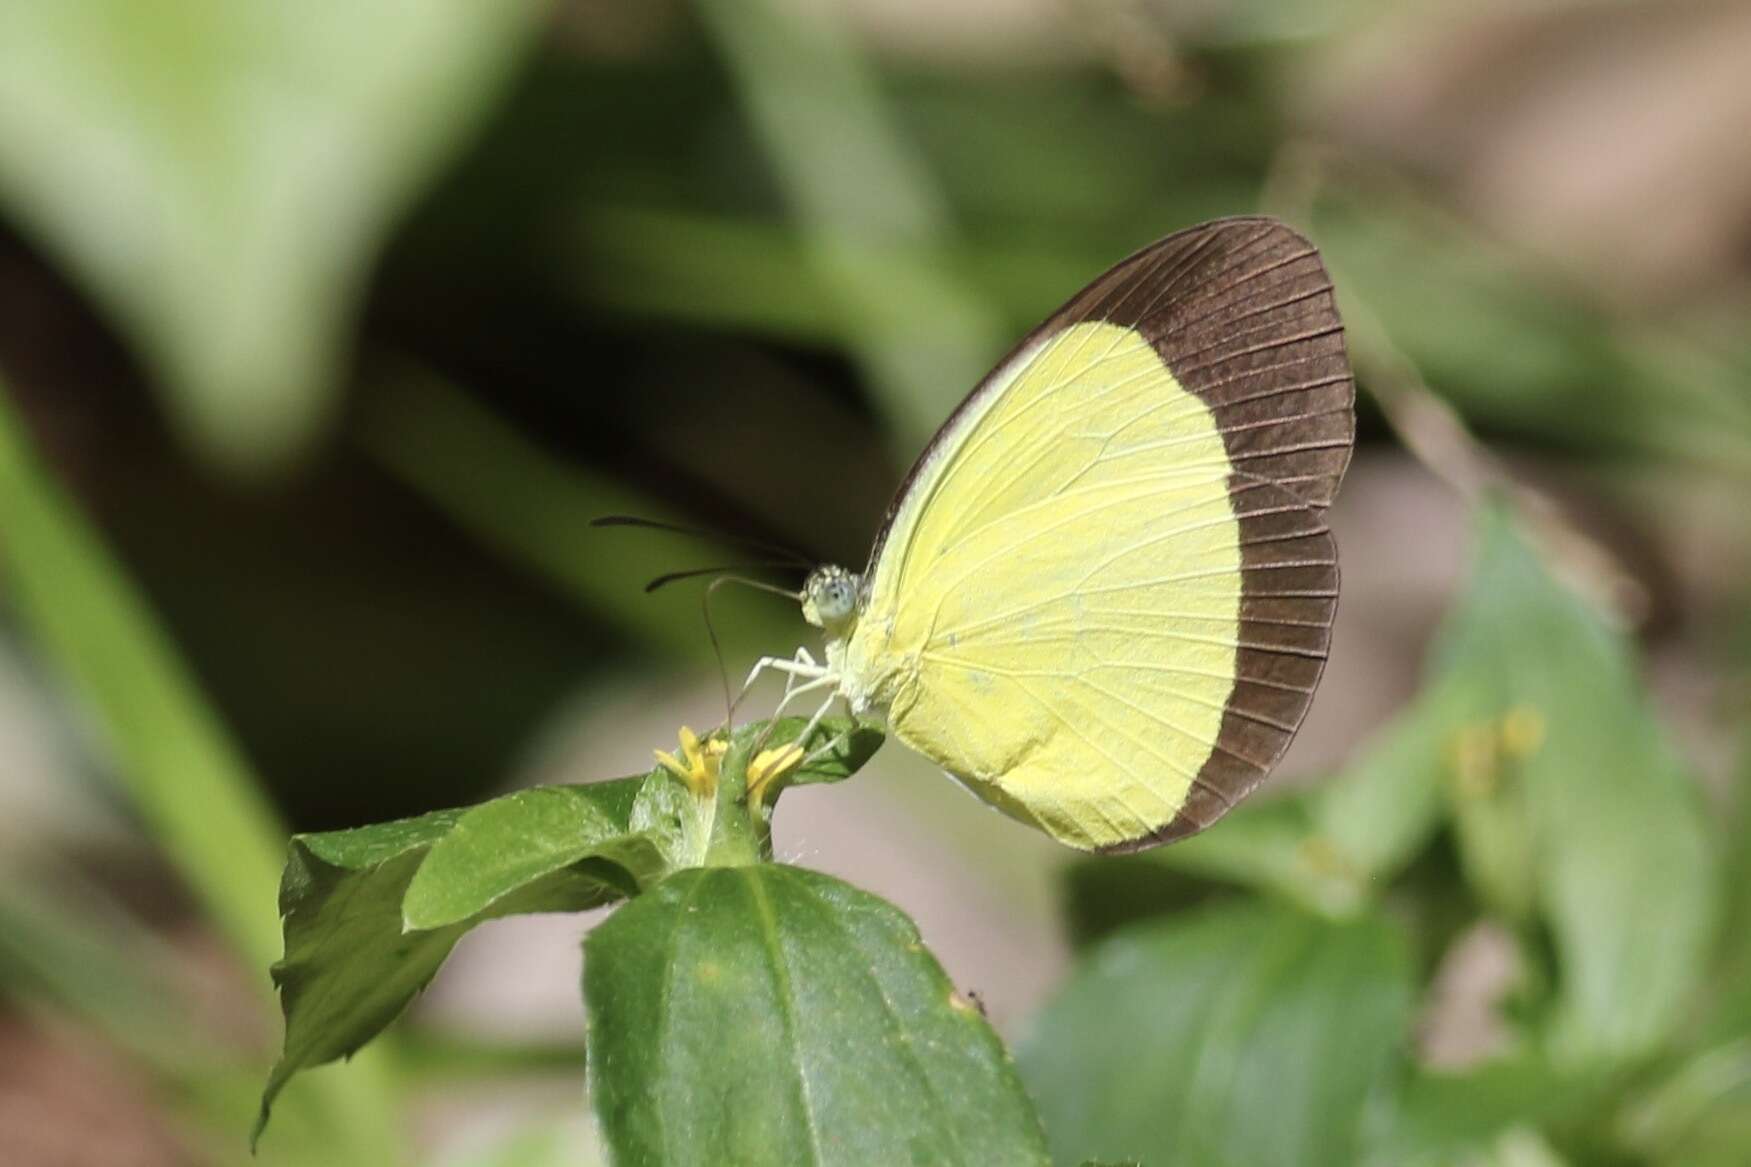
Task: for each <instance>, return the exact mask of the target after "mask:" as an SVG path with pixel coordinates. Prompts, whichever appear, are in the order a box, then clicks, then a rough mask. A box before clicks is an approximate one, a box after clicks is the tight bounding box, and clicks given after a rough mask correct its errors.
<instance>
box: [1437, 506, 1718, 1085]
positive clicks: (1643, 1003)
mask: <svg viewBox="0 0 1751 1167" xmlns="http://www.w3.org/2000/svg"><path fill="white" fill-rule="evenodd" d="M1480 542H1481V547H1480V550H1479V553H1478V564H1477V567H1476V569H1475V572H1474V575H1473V578H1472V581H1471V584H1470V586H1469V588H1468V589H1467V593H1466V599H1465V601H1464V602H1463V604H1462V605H1461V607H1460V609H1459V610H1458V612H1457V613H1456V614H1455V615H1454V616H1453V617H1452V618H1451V619H1450V621H1449V624H1448V627H1447V630H1446V632H1445V634H1444V637H1443V641H1444V650H1443V653H1442V658H1443V668H1444V670H1445V671H1447V672H1448V673H1450V674H1451V675H1452V676H1453V677H1455V678H1458V679H1459V683H1462V684H1464V685H1465V686H1466V689H1467V694H1468V700H1469V708H1470V715H1471V716H1470V720H1469V728H1468V729H1467V730H1466V731H1465V733H1464V735H1462V736H1461V737H1460V738H1459V739H1457V740H1456V741H1455V743H1454V744H1455V748H1456V752H1455V758H1456V764H1455V767H1454V770H1453V775H1452V782H1451V783H1450V786H1449V790H1450V799H1451V800H1452V802H1453V803H1454V804H1455V814H1456V821H1457V824H1458V827H1459V831H1458V839H1459V843H1460V849H1461V854H1462V858H1463V860H1464V861H1465V863H1466V866H1467V869H1468V871H1470V872H1471V873H1472V876H1473V879H1474V881H1475V882H1476V883H1477V884H1478V886H1479V887H1480V889H1481V890H1483V891H1484V892H1485V893H1486V894H1487V895H1489V896H1490V898H1491V899H1492V900H1493V901H1494V902H1495V903H1496V904H1497V906H1498V907H1499V908H1501V909H1502V910H1504V911H1505V912H1508V913H1513V912H1515V911H1526V910H1530V911H1533V912H1535V913H1536V914H1537V915H1538V917H1539V918H1541V919H1542V920H1543V921H1545V922H1546V923H1547V924H1548V926H1549V928H1550V930H1551V934H1552V936H1553V938H1554V941H1555V948H1556V957H1557V963H1558V998H1557V1004H1556V1011H1555V1014H1554V1016H1553V1017H1552V1019H1551V1033H1550V1037H1551V1040H1552V1041H1553V1043H1554V1045H1553V1055H1554V1056H1555V1057H1556V1058H1557V1060H1558V1062H1559V1064H1560V1065H1563V1066H1570V1067H1573V1066H1579V1065H1581V1064H1584V1063H1586V1062H1588V1061H1590V1060H1593V1059H1599V1058H1618V1057H1631V1056H1635V1055H1638V1054H1641V1053H1644V1052H1646V1051H1648V1050H1649V1049H1651V1048H1653V1047H1654V1046H1655V1045H1656V1044H1657V1043H1658V1042H1659V1041H1660V1040H1661V1039H1662V1038H1663V1037H1665V1036H1666V1035H1667V1034H1668V1033H1669V1031H1670V1030H1671V1028H1672V1027H1673V1025H1674V1024H1675V1022H1676V1021H1677V1020H1678V1018H1679V1015H1680V1011H1681V1010H1682V1008H1683V1007H1684V1005H1685V1003H1686V1001H1687V999H1688V998H1689V996H1690V995H1691V993H1692V992H1693V991H1694V990H1695V989H1696V988H1697V986H1698V981H1699V978H1700V975H1701V972H1702V966H1703V962H1704V959H1705V957H1706V955H1707V953H1708V949H1709V946H1710V944H1711V943H1712V940H1713V936H1714V928H1715V923H1716V919H1717V914H1718V909H1719V895H1720V893H1719V885H1718V876H1719V871H1720V864H1719V859H1718V856H1717V855H1716V854H1715V853H1714V851H1713V850H1712V849H1711V848H1710V846H1709V845H1708V838H1707V834H1706V829H1705V824H1704V818H1703V810H1702V805H1701V801H1700V797H1699V790H1698V788H1697V785H1696V782H1695V781H1694V779H1693V777H1692V775H1691V774H1690V772H1689V771H1688V769H1687V767H1686V766H1685V765H1684V763H1683V762H1682V761H1681V760H1680V759H1679V757H1678V756H1677V754H1676V753H1675V752H1674V750H1673V749H1672V747H1671V745H1670V743H1669V742H1668V741H1667V739H1666V735H1665V733H1664V732H1663V730H1662V729H1661V727H1660V725H1659V723H1658V721H1657V720H1656V719H1655V717H1654V715H1653V712H1652V710H1651V709H1650V707H1649V704H1648V701H1647V698H1646V695H1645V694H1644V693H1643V691H1642V686H1641V683H1640V681H1639V679H1638V678H1637V677H1636V674H1635V666H1634V656H1633V653H1632V651H1631V649H1630V646H1629V644H1628V643H1627V642H1626V640H1625V638H1624V636H1623V635H1622V634H1621V633H1620V632H1618V631H1616V630H1614V629H1612V628H1611V627H1609V626H1608V625H1607V624H1606V623H1605V622H1604V621H1603V619H1601V618H1600V617H1599V616H1598V615H1597V614H1596V613H1595V612H1593V611H1592V610H1591V609H1590V608H1589V607H1588V606H1587V605H1586V604H1585V603H1584V602H1583V601H1582V600H1581V599H1580V598H1579V597H1578V596H1576V595H1574V594H1573V593H1571V592H1570V591H1569V590H1568V589H1567V588H1565V587H1564V586H1562V585H1561V584H1559V583H1557V582H1556V580H1554V579H1553V578H1552V577H1551V575H1550V574H1549V572H1548V571H1547V570H1546V568H1545V567H1544V565H1543V564H1541V563H1540V562H1539V560H1538V558H1537V557H1536V556H1535V555H1534V553H1533V552H1532V550H1531V549H1530V548H1529V547H1528V546H1527V544H1526V543H1525V542H1524V541H1522V539H1521V537H1520V535H1519V534H1518V532H1517V531H1516V530H1515V528H1514V526H1513V524H1512V522H1511V521H1510V520H1509V518H1508V517H1507V515H1506V514H1505V513H1503V512H1501V511H1497V510H1493V509H1490V510H1486V511H1485V512H1484V514H1483V516H1482V531H1481V540H1480ZM1492 742H1493V743H1495V744H1493V745H1492V744H1491V743H1492Z"/></svg>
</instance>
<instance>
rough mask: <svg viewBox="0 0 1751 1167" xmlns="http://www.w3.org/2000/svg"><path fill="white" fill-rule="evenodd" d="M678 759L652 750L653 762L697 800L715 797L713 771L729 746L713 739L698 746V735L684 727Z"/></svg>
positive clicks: (663, 752) (715, 781)
mask: <svg viewBox="0 0 1751 1167" xmlns="http://www.w3.org/2000/svg"><path fill="white" fill-rule="evenodd" d="M679 737H680V739H681V756H680V757H679V758H677V757H676V756H675V755H674V754H671V753H668V752H667V751H664V750H653V751H652V752H653V753H655V754H656V756H657V762H658V763H659V764H661V765H662V767H663V769H665V770H667V771H668V772H669V773H671V774H673V775H674V776H675V777H677V778H679V779H680V780H681V781H683V782H685V783H686V784H687V789H689V790H691V791H692V792H693V793H694V794H695V795H697V796H698V797H700V798H710V797H712V796H713V795H714V794H716V793H717V770H718V766H719V765H720V764H721V763H722V762H723V756H724V752H725V751H726V750H728V749H729V748H730V746H729V743H728V742H726V741H724V740H722V739H721V738H713V739H711V740H710V741H707V742H703V743H702V742H701V741H700V740H699V735H698V734H696V733H694V732H693V731H692V730H691V729H688V728H687V727H686V726H682V727H681V732H680V734H679Z"/></svg>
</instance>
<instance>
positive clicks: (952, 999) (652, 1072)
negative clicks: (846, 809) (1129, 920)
mask: <svg viewBox="0 0 1751 1167" xmlns="http://www.w3.org/2000/svg"><path fill="white" fill-rule="evenodd" d="M584 1000H585V1004H586V1006H587V1008H588V1012H589V1021H590V1030H589V1033H590V1037H589V1059H590V1081H591V1087H592V1095H593V1098H594V1100H595V1105H596V1109H597V1113H598V1115H599V1116H600V1118H601V1121H602V1125H603V1129H604V1132H605V1134H606V1138H607V1142H608V1145H609V1146H610V1147H611V1148H612V1149H613V1152H614V1156H615V1158H616V1160H617V1161H619V1162H625V1163H638V1164H644V1165H651V1167H656V1165H664V1167H667V1165H671V1164H689V1163H697V1164H708V1165H714V1164H719V1163H816V1164H835V1163H843V1164H855V1165H861V1164H870V1163H930V1164H942V1165H945V1167H949V1165H953V1164H964V1163H989V1164H1004V1165H1006V1167H1007V1165H1009V1164H1016V1165H1020V1164H1029V1163H1035V1164H1038V1163H1044V1162H1045V1161H1046V1152H1045V1145H1044V1139H1043V1136H1042V1135H1041V1133H1040V1129H1039V1125H1038V1121H1037V1119H1036V1118H1035V1116H1034V1114H1033V1111H1032V1108H1031V1107H1030V1106H1029V1104H1028V1101H1027V1098H1026V1096H1025V1095H1024V1094H1023V1092H1022V1089H1021V1085H1020V1083H1019V1081H1018V1080H1017V1078H1016V1075H1015V1071H1014V1067H1013V1066H1012V1065H1011V1063H1010V1061H1009V1058H1008V1055H1007V1054H1006V1053H1005V1052H1004V1049H1003V1047H1002V1044H1001V1043H1000V1042H999V1041H998V1039H997V1035H996V1034H995V1033H993V1032H992V1030H991V1027H990V1026H989V1025H988V1024H987V1023H986V1021H985V1019H984V1018H983V1016H981V1015H980V1013H979V1011H978V1010H977V1009H976V1008H974V1007H973V1006H972V1005H970V1004H969V1003H967V1002H966V1001H963V1000H962V999H961V998H960V997H959V996H958V994H956V992H955V991H954V988H953V986H952V985H951V984H950V983H949V981H948V978H947V977H946V976H945V975H944V974H943V971H942V969H941V967H940V966H939V965H938V964H937V963H936V961H935V959H934V958H933V957H932V956H931V955H930V954H929V952H927V951H926V950H925V948H924V946H923V944H922V943H921V941H920V940H919V936H918V930H917V928H916V927H915V926H914V925H913V924H912V923H911V922H910V921H909V920H907V919H906V917H905V916H904V915H902V914H901V913H900V912H899V911H897V910H896V909H895V908H893V907H892V906H890V905H888V904H886V903H884V902H882V901H881V900H878V899H876V898H874V897H873V896H869V895H866V894H865V893H863V892H860V891H857V890H856V889H854V888H851V887H847V886H846V885H845V884H843V883H840V882H838V881H837V880H834V879H831V878H829V877H828V876H825V875H821V874H818V873H815V872H810V871H804V870H801V869H799V868H794V867H783V866H778V865H774V864H758V865H754V866H750V867H737V868H712V869H703V870H696V871H686V872H682V873H680V874H678V875H676V876H674V877H672V878H670V879H667V880H665V881H664V882H663V883H661V884H659V885H658V886H657V887H656V888H655V889H653V890H652V891H651V892H649V893H648V894H646V895H644V896H641V897H639V898H638V899H637V900H636V901H634V902H633V903H631V904H629V905H627V906H626V907H625V908H622V909H621V910H620V911H619V912H616V913H615V914H614V915H613V916H612V917H611V918H610V919H609V920H608V921H607V923H605V924H603V925H602V926H601V927H599V928H597V929H596V930H595V931H594V932H593V933H591V934H590V936H589V938H588V939H587V940H586V941H585V962H584Z"/></svg>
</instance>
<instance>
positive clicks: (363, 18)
mask: <svg viewBox="0 0 1751 1167" xmlns="http://www.w3.org/2000/svg"><path fill="white" fill-rule="evenodd" d="M541 7H542V5H540V4H538V3H535V2H533V0H511V2H508V3H495V4H480V3H477V2H475V0H429V2H427V3H421V4H407V3H404V2H402V0H351V2H346V3H340V2H336V0H319V2H317V3H310V4H297V5H286V4H277V3H269V2H266V0H243V2H240V0H155V2H154V3H152V4H138V3H135V2H134V0H57V2H56V3H53V4H6V5H0V201H3V202H4V204H5V205H6V207H7V209H8V210H9V211H10V213H11V214H12V215H14V216H15V217H16V219H17V221H18V222H19V223H20V224H21V225H22V226H23V227H25V228H26V230H28V231H29V232H30V234H32V235H33V236H34V237H35V238H36V239H37V240H38V241H39V242H40V243H41V244H42V246H43V247H44V249H45V250H47V251H49V252H50V253H51V254H54V255H57V256H58V257H59V258H60V260H61V261H62V262H63V263H64V264H65V265H66V266H67V267H68V268H70V269H71V271H72V272H73V274H74V275H75V276H76V277H77V278H78V279H79V280H80V281H81V282H82V283H83V284H84V285H85V287H86V289H87V290H88V291H89V292H90V293H91V295H92V296H93V298H94V299H95V300H96V301H97V302H98V304H99V305H100V306H101V307H102V308H103V309H104V310H105V311H106V312H107V313H108V314H109V316H110V317H111V319H112V320H114V321H115V322H116V324H117V325H118V326H119V327H120V328H121V329H122V331H123V332H124V333H126V334H127V335H128V336H129V337H130V339H131V340H132V342H133V344H134V346H135V348H136V350H137V351H138V352H139V354H140V355H141V357H142V358H143V360H144V362H145V364H146V365H147V366H148V367H149V368H150V370H151V371H152V373H153V375H154V376H155V378H156V380H157V381H158V382H159V384H160V386H161V387H162V388H163V389H164V390H165V391H166V393H167V394H168V397H169V403H170V406H171V413H172V416H173V418H174V420H175V421H176V422H177V423H178V424H179V425H180V426H181V427H182V428H183V429H184V430H185V431H186V432H187V433H188V434H189V435H190V436H191V437H193V438H194V439H196V440H197V441H198V442H199V443H200V445H201V446H202V447H203V448H204V450H205V452H207V453H208V454H210V455H212V456H214V457H216V458H217V459H218V460H220V461H222V462H225V463H228V464H231V465H240V466H261V465H264V464H271V463H273V462H275V461H278V460H281V459H283V458H284V457H285V456H287V455H288V454H290V453H292V452H294V451H295V450H296V449H297V448H298V447H300V446H301V445H303V444H305V443H306V442H307V441H308V440H309V439H310V437H311V436H312V435H313V434H314V433H315V431H316V429H317V427H318V426H319V424H320V423H321V422H322V421H323V420H325V419H326V417H327V415H328V413H329V412H330V407H331V406H332V404H333V397H334V392H333V391H334V389H335V383H336V379H337V375H338V373H339V372H340V365H341V359H340V358H341V349H342V346H343V344H344V343H345V334H346V332H347V330H348V328H349V325H350V319H349V318H350V317H351V315H352V313H353V311H354V309H355V306H356V303H357V301H358V298H359V295H360V293H361V292H362V290H363V282H364V277H365V275H366V273H367V269H368V265H369V263H370V261H371V259H372V258H373V254H372V253H373V252H374V251H375V250H376V248H377V246H378V244H379V242H380V240H381V238H382V236H383V235H384V233H385V232H386V231H387V230H388V228H389V227H390V225H391V223H392V222H393V220H394V218H395V216H396V215H397V213H398V212H399V211H400V210H401V208H402V206H403V205H404V204H405V203H406V202H408V200H409V199H410V198H411V197H412V196H413V195H414V194H416V193H417V192H418V190H419V189H420V187H421V186H422V185H423V184H424V182H425V181H426V179H427V177H428V176H429V175H430V174H431V173H432V172H433V171H434V170H435V169H436V167H437V166H438V165H439V164H440V163H441V162H442V161H443V160H444V158H445V157H446V156H448V155H449V154H450V153H451V152H452V151H453V150H454V148H455V147H456V146H457V145H458V144H460V142H461V140H462V139H463V138H464V137H465V136H466V135H467V133H468V131H469V130H470V129H471V128H472V126H473V125H474V124H475V122H476V121H477V120H478V117H479V115H480V114H481V113H482V112H484V109H485V106H486V105H487V102H488V98H489V96H490V95H491V94H492V92H493V91H494V90H496V89H497V88H498V87H499V86H500V84H501V82H502V81H503V79H504V78H505V75H506V74H507V73H508V71H509V69H510V68H511V66H512V65H513V64H514V63H515V62H516V60H517V59H518V58H519V56H520V55H521V50H522V48H523V46H524V45H525V44H526V43H527V42H528V39H529V34H530V33H531V32H533V31H534V28H535V18H536V17H537V16H538V14H539V12H540V10H541ZM385 44H393V45H394V46H395V49H396V51H395V52H393V53H384V52H379V51H377V49H378V48H379V47H380V46H382V45H385Z"/></svg>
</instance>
